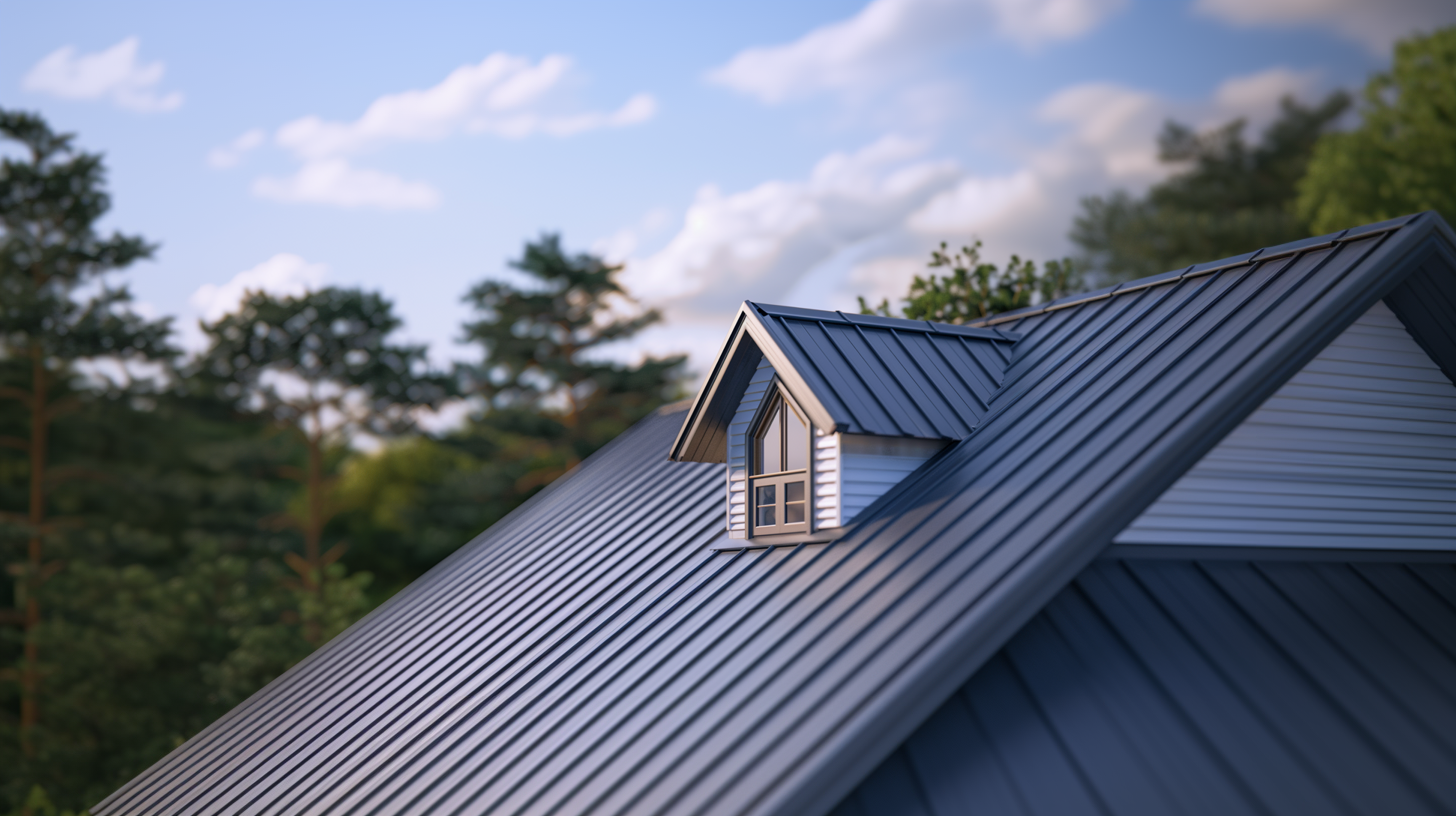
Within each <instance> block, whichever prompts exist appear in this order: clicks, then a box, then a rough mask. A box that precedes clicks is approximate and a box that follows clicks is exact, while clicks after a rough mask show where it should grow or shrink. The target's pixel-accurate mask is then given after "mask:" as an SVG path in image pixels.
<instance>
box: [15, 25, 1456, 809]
mask: <svg viewBox="0 0 1456 816" xmlns="http://www.w3.org/2000/svg"><path fill="white" fill-rule="evenodd" d="M1453 122H1456V29H1453V30H1446V31H1443V32H1438V33H1436V34H1434V35H1431V36H1429V37H1422V38H1416V39H1413V40H1409V41H1406V42H1404V43H1402V44H1400V45H1399V46H1398V47H1397V51H1396V59H1395V63H1394V65H1393V67H1392V69H1391V70H1390V71H1389V72H1387V73H1383V74H1380V75H1377V76H1376V77H1374V78H1373V79H1372V80H1371V82H1370V85H1369V86H1368V87H1367V89H1366V91H1365V94H1364V96H1363V97H1362V98H1361V101H1360V103H1359V105H1357V106H1355V107H1353V108H1352V107H1351V105H1350V101H1349V100H1348V99H1347V98H1346V97H1345V96H1343V95H1341V94H1334V95H1331V96H1330V97H1328V98H1326V99H1325V100H1323V101H1322V102H1320V103H1319V104H1317V105H1314V106H1313V107H1305V106H1303V105H1301V104H1300V103H1298V102H1296V101H1293V100H1289V101H1287V102H1286V103H1285V104H1284V106H1283V109H1282V113H1281V116H1280V118H1279V119H1278V120H1276V121H1275V122H1274V123H1273V124H1272V125H1271V126H1270V127H1269V128H1267V129H1266V130H1265V131H1264V132H1263V133H1262V134H1260V136H1259V139H1258V141H1257V142H1252V143H1251V142H1250V141H1248V140H1247V138H1246V136H1245V133H1244V129H1245V125H1244V124H1243V123H1242V122H1231V123H1228V124H1227V125H1225V126H1223V127H1221V128H1216V129H1213V130H1210V131H1206V132H1196V131H1194V130H1192V129H1190V128H1188V127H1186V126H1182V125H1178V124H1176V123H1169V124H1168V125H1167V126H1166V128H1165V129H1164V131H1163V133H1162V136H1161V137H1160V139H1159V142H1158V147H1159V150H1160V155H1161V156H1162V157H1163V159H1164V161H1165V162H1167V164H1168V166H1169V168H1170V170H1171V171H1172V172H1171V173H1170V175H1169V176H1168V177H1167V179H1166V180H1165V181H1163V182H1162V183H1160V184H1156V185H1153V186H1152V187H1151V188H1150V189H1149V190H1148V191H1147V192H1146V193H1145V194H1143V195H1134V194H1131V193H1127V192H1117V191H1112V192H1109V193H1108V194H1107V195H1105V196H1094V197H1091V198H1088V199H1087V200H1086V201H1084V202H1083V204H1082V209H1081V212H1080V213H1079V215H1078V217H1077V219H1076V221H1075V223H1074V224H1073V225H1072V232H1071V238H1072V240H1073V243H1074V244H1075V245H1076V246H1077V247H1078V249H1079V257H1078V258H1077V260H1076V261H1075V262H1069V261H1066V260H1063V261H1053V262H1049V263H1046V264H1042V265H1037V264H1035V263H1032V262H1030V261H1023V260H1021V259H1020V258H1018V257H1017V256H1012V257H1011V262H1010V263H1009V264H1007V265H1005V266H1004V267H998V266H996V265H994V264H989V263H986V262H985V261H983V259H982V258H981V257H980V244H979V243H978V242H975V241H973V240H969V239H968V241H967V243H966V244H965V245H964V246H962V247H961V249H959V250H958V251H952V250H951V249H950V247H949V246H948V245H946V244H942V245H941V246H940V247H939V248H938V249H935V250H932V252H931V253H930V259H929V262H928V264H927V267H928V268H927V271H926V273H925V274H924V275H922V276H918V277H917V278H916V279H915V280H914V281H913V282H912V284H911V286H910V288H909V291H908V292H907V296H906V297H905V298H903V299H902V300H901V301H900V302H899V303H897V304H895V305H894V306H893V307H892V305H891V303H890V302H889V301H883V302H881V303H880V304H879V305H878V306H875V307H873V308H871V307H870V306H869V304H866V303H864V302H863V301H862V302H861V306H862V308H864V309H865V310H866V311H875V312H878V313H881V314H890V313H891V312H892V311H893V312H895V313H897V314H903V315H905V316H907V317H912V318H916V319H929V320H941V321H948V322H964V321H968V320H974V319H977V318H979V317H983V316H985V315H987V314H992V313H995V312H1000V311H1005V310H1008V309H1014V308H1019V307H1021V306H1026V305H1032V304H1034V303H1037V302H1042V301H1045V300H1048V299H1052V298H1056V297H1060V296H1063V295H1066V294H1071V293H1074V292H1076V291H1078V290H1079V289H1081V288H1082V287H1083V286H1084V285H1088V284H1091V285H1101V284H1104V283H1108V282H1112V281H1116V280H1122V279H1126V278H1128V277H1134V276H1139V275H1145V274H1153V273H1157V272H1162V271H1166V270H1168V269H1174V268H1178V267H1180V266H1185V265H1187V264H1189V263H1194V262H1200V261H1207V260H1210V259H1215V258H1219V257H1224V256H1228V255H1233V254H1238V253H1241V252H1245V251H1248V250H1249V249H1252V248H1255V247H1259V246H1264V245H1269V244H1273V243H1279V242H1282V241H1287V240H1293V239H1297V238H1301V237H1304V236H1306V235H1309V234H1312V233H1319V232H1326V231H1332V230H1337V229H1341V228H1344V227H1349V226H1355V225H1358V224H1360V223H1365V222H1368V221H1372V220H1377V219H1382V218H1387V217H1391V216H1394V215H1400V214H1404V213H1407V212H1412V211H1416V210H1420V209H1424V208H1434V209H1437V210H1439V211H1440V212H1441V213H1442V214H1443V215H1444V216H1445V217H1446V218H1447V219H1448V220H1450V221H1453V222H1456V203H1453V198H1452V196H1453V195H1456V192H1453V191H1456V150H1453V147H1452V146H1453V145H1456V131H1453ZM0 138H3V140H4V141H6V142H7V143H8V146H9V147H10V148H12V149H11V150H9V151H8V152H6V153H4V154H3V155H5V156H6V157H7V158H5V159H4V160H3V163H0V230H3V233H0V555H3V563H5V564H6V567H7V575H8V576H9V579H10V580H9V581H5V582H0V769H4V771H5V772H4V773H3V774H0V813H8V812H12V811H15V812H20V811H21V810H26V811H28V812H31V813H37V814H38V813H49V812H57V813H59V812H62V811H79V810H81V809H83V808H85V807H87V806H89V805H91V804H93V803H95V802H96V801H98V800H100V799H101V798H103V797H104V796H106V795H107V794H109V793H110V792H111V791H112V790H114V789H115V788H116V787H117V786H118V785H120V784H122V783H123V782H125V781H126V780H128V779H130V778H131V777H133V776H135V775H136V774H137V773H140V772H141V771H142V770H144V769H145V768H146V767H147V766H148V765H150V764H151V763H153V762H155V761H156V760H157V759H158V758H160V757H161V756H163V755H164V754H166V753H167V752H168V751H170V750H171V749H172V748H175V747H176V746H178V745H180V744H181V743H182V742H183V741H185V740H186V739H187V738H189V737H190V736H191V735H193V734H195V733H196V732H197V731H199V730H200V729H202V728H203V727H205V726H206V725H207V724H208V723H210V722H212V721H213V720H214V719H216V718H217V717H219V716H221V715H222V714H224V713H225V712H226V711H227V710H228V709H229V708H231V707H232V706H234V705H236V704H237V703H239V702H241V701H242V700H244V699H245V698H246V697H247V696H248V695H250V694H251V693H253V692H254V691H255V690H257V689H258V688H259V687H261V686H262V685H263V684H265V683H266V682H268V681H269V680H271V679H272V678H274V677H276V676H277V675H278V674H280V673H281V672H283V671H284V670H286V669H287V668H288V667H289V666H291V665H293V664H294V663H296V662H297V661H299V660H301V659H303V658H304V657H305V656H307V655H308V654H309V653H310V652H311V651H312V650H313V649H315V648H316V647H317V646H318V645H319V644H320V643H322V642H324V641H326V640H327V639H328V638H329V637H331V636H333V635H334V634H335V633H337V632H339V631H341V630H342V629H344V628H345V627H347V626H348V625H349V624H350V623H351V622H352V621H354V620H356V619H358V618H359V617H360V616H361V615H363V614H364V613H365V612H367V611H368V610H369V609H372V608H374V607H375V606H377V605H378V604H379V603H382V602H383V601H385V600H387V599H388V598H389V597H390V596H391V595H393V594H394V593H396V592H398V591H399V590H400V589H402V588H403V587H405V586H406V585H407V584H409V583H410V582H411V581H413V580H414V579H415V578H417V577H419V576H420V575H422V574H423V573H424V572H425V571H426V570H428V569H429V568H430V567H431V566H433V565H434V564H436V563H438V562H439V561H440V560H441V559H442V558H444V557H445V556H447V555H449V554H450V553H451V552H453V551H454V550H456V549H458V548H459V547H461V546H462V545H464V544H465V543H467V542H468V541H469V540H470V539H471V538H473V537H474V536H476V535H477V534H478V533H480V532H481V531H482V530H484V529H485V528H487V527H488V526H490V525H491V524H493V523H494V522H495V521H497V520H499V519H500V518H501V517H502V516H504V515H505V514H507V513H509V512H510V511H511V510H512V509H513V508H515V507H516V506H518V505H519V504H520V503H521V502H522V501H524V500H525V499H527V498H529V497H530V496H531V495H533V494H534V493H535V492H536V491H539V490H540V489H542V488H543V487H544V486H545V485H547V484H549V483H550V482H551V481H552V480H553V479H555V478H558V477H559V476H560V475H561V474H563V473H565V472H566V471H567V470H569V469H570V468H571V467H572V466H574V465H575V464H576V463H578V462H580V461H581V460H582V459H584V458H585V457H586V456H589V455H590V454H591V453H592V452H593V451H595V450H597V449H598V448H600V447H601V446H602V445H604V444H606V443H607V442H608V441H610V440H611V439H612V438H613V437H614V436H616V435H617V434H618V433H620V432H621V431H623V430H624V429H626V428H627V427H629V426H630V425H631V424H632V423H633V422H635V421H637V420H638V419H640V418H642V417H643V416H646V415H647V414H648V413H649V412H651V411H652V410H653V409H655V408H656V407H658V406H659V405H661V404H663V403H664V402H666V401H668V400H671V399H675V398H677V397H679V396H681V395H682V387H683V384H684V382H683V378H684V376H685V375H684V374H683V371H682V365H683V358H682V357H680V356H673V357H668V358H652V357H642V358H638V359H636V360H635V362H627V361H626V360H627V358H626V357H625V356H624V352H623V348H624V346H622V345H616V344H619V343H621V342H622V341H630V340H631V339H632V338H633V337H634V336H635V335H636V334H637V333H638V332H640V331H641V330H642V329H644V328H646V327H648V326H650V325H652V323H653V322H654V321H656V320H657V319H658V315H657V314H656V313H655V312H653V311H651V310H644V309H641V308H640V307H638V306H637V305H636V304H634V303H633V301H632V300H631V298H630V297H629V293H627V292H625V291H624V290H623V289H622V287H621V286H620V285H619V284H618V283H617V277H616V276H617V273H618V272H619V271H620V268H619V267H616V266H612V265H609V264H606V263H604V262H603V261H602V260H601V259H599V258H596V257H593V256H591V255H586V254H572V253H569V252H567V251H566V250H564V249H563V248H562V245H561V241H560V238H559V237H558V236H555V235H550V234H548V235H544V236H541V237H540V238H538V239H537V240H535V241H531V242H528V243H526V245H525V247H524V250H523V252H522V255H521V257H520V258H519V259H517V260H516V261H514V262H513V263H512V264H511V265H512V266H513V267H514V269H515V270H516V273H518V274H516V275H515V277H514V278H513V279H512V280H511V281H501V280H498V279H489V280H485V281H483V282H481V283H479V284H478V285H476V286H474V287H472V288H471V289H470V290H469V291H468V292H467V293H466V294H465V300H466V302H467V303H468V304H469V305H470V306H471V307H472V309H473V310H474V314H473V315H472V317H471V318H470V319H469V320H468V321H467V322H466V323H465V325H464V326H462V329H461V333H462V339H464V340H465V341H466V342H468V343H471V344H473V345H474V347H475V348H477V349H478V351H479V359H478V360H477V361H476V362H474V363H471V364H460V365H458V366H457V367H456V368H455V370H453V371H452V372H450V373H449V374H448V375H447V374H445V373H444V372H441V371H437V370H433V369H431V368H430V366H429V365H428V364H427V355H426V350H425V349H424V348H421V347H418V346H412V345H409V344H407V343H402V342H398V341H396V340H392V339H391V338H392V337H394V335H395V333H396V332H397V330H398V329H399V321H398V319H397V318H396V317H395V316H394V314H393V310H392V305H391V303H390V301H389V300H388V299H387V298H386V297H385V296H384V295H383V294H380V293H373V292H364V291H360V290H357V289H345V288H330V289H323V290H319V291H315V292H310V293H307V294H305V295H302V296H299V297H274V296H271V295H268V294H265V293H256V292H255V293H249V294H248V295H247V296H246V297H245V298H244V300H243V302H242V303H240V304H239V306H238V307H237V309H235V310H234V312H233V313H232V314H229V315H226V316H224V317H223V318H222V319H220V320H218V321H217V322H215V323H212V324H209V325H207V326H205V327H204V331H205V334H206V336H207V338H208V341H209V347H208V349H206V350H205V351H204V352H203V353H201V354H199V355H195V356H194V357H193V358H191V359H187V360H181V359H179V358H178V355H177V352H175V351H174V349H173V348H172V346H171V345H170V342H171V335H170V327H169V326H168V325H167V324H166V323H165V322H164V321H149V320H145V319H143V318H141V317H139V316H137V315H136V314H135V313H134V312H132V311H131V310H130V309H129V308H128V301H129V298H128V295H127V292H126V288H125V286H123V285H121V284H120V283H119V282H118V279H117V277H116V273H117V272H118V271H119V270H122V269H124V268H126V267H128V266H129V265H131V264H133V263H135V262H136V261H138V260H142V259H145V258H146V257H148V255H149V254H150V253H151V252H152V251H153V246H152V245H151V244H150V243H148V242H147V241H145V240H143V239H142V238H140V237H136V236H125V235H112V236H103V235H101V234H99V233H98V232H97V230H96V223H97V220H98V219H99V218H100V217H101V216H102V215H103V214H104V213H105V212H106V211H107V209H108V207H109V204H110V202H109V199H108V198H107V194H106V190H105V172H104V166H103V164H102V162H101V159H100V158H99V157H98V156H95V155H92V154H88V153H84V152H81V151H78V150H77V149H75V148H74V146H73V144H72V138H71V137H70V136H67V135H60V134H55V133H53V132H52V131H51V130H50V129H49V128H48V126H47V125H46V123H45V122H44V121H42V120H41V119H39V118H38V117H34V116H30V115H27V114H20V113H11V112H4V111H0ZM1084 276H1085V279H1084ZM628 346H630V342H629V343H628ZM451 399H455V400H461V399H463V400H465V402H464V403H463V405H465V406H466V410H465V411H464V413H465V414H466V416H465V418H464V420H463V421H461V422H458V423H455V424H453V425H451V426H450V427H449V428H448V429H447V430H440V431H436V432H434V433H427V432H425V431H422V430H421V429H420V427H419V422H418V421H419V420H420V419H421V417H422V416H424V415H426V413H427V412H428V411H429V409H432V408H436V407H439V406H441V405H442V404H444V403H445V402H446V401H447V400H451ZM454 404H455V405H456V406H457V407H458V406H459V405H461V403H459V402H456V403H454Z"/></svg>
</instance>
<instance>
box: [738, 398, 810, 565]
mask: <svg viewBox="0 0 1456 816" xmlns="http://www.w3.org/2000/svg"><path fill="white" fill-rule="evenodd" d="M780 403H782V404H783V405H784V407H785V408H786V409H787V410H788V411H790V412H792V413H793V414H794V415H795V417H796V418H798V419H799V420H801V421H802V422H803V425H804V430H805V437H806V439H805V446H806V447H807V450H806V451H805V452H804V462H805V466H804V467H803V468H800V469H794V470H779V471H775V472H773V473H764V474H755V473H754V471H755V470H756V469H757V461H756V459H757V456H758V444H757V443H758V439H759V434H760V432H761V431H763V429H764V425H765V424H766V423H768V422H771V421H772V413H773V410H774V409H776V408H777V407H778V405H779V404H780ZM779 433H780V435H781V440H782V442H781V444H782V447H781V448H780V456H782V457H785V458H787V454H788V445H789V441H788V436H789V435H788V430H787V428H786V427H781V428H780V430H779ZM743 442H744V445H743V451H744V465H745V467H744V471H745V476H746V477H747V483H746V484H745V488H746V490H745V494H744V497H743V498H744V508H743V509H744V517H745V519H744V520H745V522H746V524H745V525H744V529H745V533H746V535H747V537H748V538H759V537H762V538H769V537H773V536H779V535H794V534H802V533H809V532H813V530H814V425H813V423H812V422H810V421H809V415H808V414H807V413H805V411H804V409H802V408H800V407H799V404H798V402H797V401H795V400H794V398H793V397H791V396H789V392H788V391H787V390H786V389H785V388H784V387H783V384H782V383H781V382H780V381H779V379H778V377H774V379H773V381H772V382H770V383H769V388H768V389H767V392H766V393H765V395H764V398H763V400H762V402H760V403H759V406H758V410H757V411H756V412H754V415H753V421H752V422H750V423H748V431H747V434H746V438H745V439H744V440H743ZM797 481H802V482H803V484H804V501H803V504H804V520H803V521H802V522H795V523H792V524H789V523H786V522H783V521H782V519H783V518H785V510H786V507H785V505H786V495H785V494H786V491H785V486H786V485H787V484H790V483H793V482H797ZM760 487H775V488H776V489H775V491H774V493H775V501H774V505H773V506H774V517H775V519H776V520H779V523H777V524H774V525H772V526H769V525H763V526H760V525H759V524H758V510H759V506H760V505H759V504H758V488H760ZM764 506H767V505H764Z"/></svg>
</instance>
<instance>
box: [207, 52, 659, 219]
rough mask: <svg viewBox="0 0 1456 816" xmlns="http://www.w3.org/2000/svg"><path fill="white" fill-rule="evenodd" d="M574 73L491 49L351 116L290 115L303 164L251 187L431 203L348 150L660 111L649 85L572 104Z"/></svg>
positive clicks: (639, 118)
mask: <svg viewBox="0 0 1456 816" xmlns="http://www.w3.org/2000/svg"><path fill="white" fill-rule="evenodd" d="M572 79H573V71H572V63H571V59H570V58H569V57H566V56H562V55H560V54H553V55H550V56H547V57H543V58H542V59H541V60H540V61H538V62H536V63H532V62H531V61H530V60H529V59H526V58H525V57H518V56H514V55H511V54H505V53H500V52H497V53H494V54H491V55H490V56H488V57H486V58H485V59H483V60H481V61H480V62H479V63H476V64H473V65H463V66H461V67H459V68H456V69H455V70H454V71H451V72H450V74H449V76H447V77H445V79H443V80H442V81H441V82H440V83H439V84H437V85H434V86H432V87H429V88H424V89H418V90H410V91H404V92H402V93H395V94H386V95H384V96H381V97H379V98H378V99H375V100H374V101H373V102H371V103H370V104H369V106H368V107H367V108H366V109H365V110H364V113H363V115H361V116H360V117H359V118H358V119H355V120H353V121H348V122H340V121H329V120H326V119H323V118H322V117H319V116H305V117H302V118H300V119H295V120H293V121H291V122H288V123H286V124H284V125H283V126H281V127H279V128H278V130H277V132H276V133H275V134H274V141H275V142H276V143H277V144H278V146H280V147H282V148H284V149H286V150H288V151H290V152H292V153H293V154H294V156H295V157H297V158H298V159H299V160H300V161H301V162H302V166H301V167H299V169H298V171H297V172H296V173H294V174H293V175H292V176H289V177H287V178H275V177H263V178H259V179H257V180H255V181H254V182H253V187H252V189H253V194H254V195H256V196H258V197H260V198H267V199H272V200H274V201H290V202H305V203H310V204H326V205H332V206H337V207H376V208H380V209H387V210H401V209H411V210H423V209H432V208H434V207H436V206H438V205H439V203H440V193H439V191H438V190H436V189H435V188H434V187H433V186H431V185H429V184H427V183H425V182H421V181H409V180H406V179H403V178H400V177H399V176H396V175H393V174H391V173H386V172H383V171H380V170H372V169H368V168H362V167H355V166H354V165H353V164H352V163H350V161H349V157H351V156H354V155H357V154H361V153H367V152H369V151H372V150H378V149H380V148H383V147H386V146H388V145H393V144H403V143H419V142H437V141H441V140H443V139H448V138H451V137H454V136H459V135H468V134H492V135H495V136H498V137H502V138H507V139H522V138H525V137H528V136H533V135H536V134H546V135H550V136H559V137H564V136H571V135H574V134H577V133H584V132H586V131H589V130H598V129H602V128H618V127H628V126H630V125H636V124H640V123H642V122H646V121H647V120H649V119H651V118H652V117H653V116H655V115H656V113H657V100H656V99H654V98H653V97H652V95H651V94H647V93H639V94H636V95H634V96H632V97H630V98H628V99H627V100H626V101H625V102H623V103H622V105H621V106H620V107H618V108H617V109H616V110H614V111H585V112H582V111H580V110H576V109H575V106H573V105H571V104H570V103H569V100H568V99H567V98H566V96H567V94H566V90H567V85H568V84H569V83H570V81H571V80H572ZM245 140H246V141H245ZM251 140H252V132H249V133H247V134H244V135H243V136H242V137H239V139H238V141H237V142H234V143H233V144H232V145H229V146H226V147H222V148H218V149H217V150H214V151H213V152H212V154H210V158H209V161H211V162H212V164H213V165H214V166H228V165H229V164H235V163H236V162H237V161H238V159H239V158H241V155H242V152H243V151H244V150H247V149H251V144H252V142H251Z"/></svg>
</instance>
